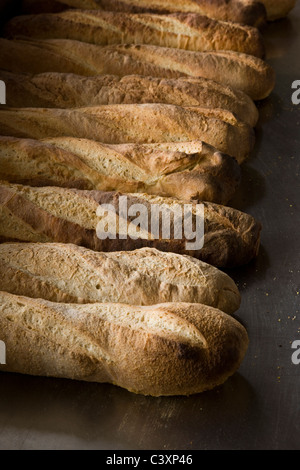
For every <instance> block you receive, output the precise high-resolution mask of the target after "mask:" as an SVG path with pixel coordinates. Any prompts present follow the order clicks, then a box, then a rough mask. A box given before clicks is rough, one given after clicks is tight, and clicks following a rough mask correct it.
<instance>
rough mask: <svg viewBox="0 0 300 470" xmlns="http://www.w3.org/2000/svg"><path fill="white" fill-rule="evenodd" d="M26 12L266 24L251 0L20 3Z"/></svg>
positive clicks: (258, 4) (35, 0)
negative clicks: (82, 11)
mask: <svg viewBox="0 0 300 470" xmlns="http://www.w3.org/2000/svg"><path fill="white" fill-rule="evenodd" d="M23 4H24V11H25V12H27V13H28V12H29V13H41V12H53V11H62V10H65V9H67V8H71V7H72V8H91V9H103V10H109V11H126V12H130V13H142V12H147V13H149V12H150V13H172V12H178V11H184V12H189V13H198V14H201V15H207V16H208V17H210V18H215V19H218V20H225V21H233V22H237V23H244V24H249V25H254V26H260V25H262V24H264V23H265V21H266V10H265V7H264V5H263V4H262V3H261V2H257V1H252V0H181V1H176V2H175V1H174V0H155V1H154V2H153V1H152V0H142V1H141V0H58V1H55V2H49V1H47V0H46V1H42V0H23Z"/></svg>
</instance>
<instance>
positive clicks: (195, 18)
mask: <svg viewBox="0 0 300 470" xmlns="http://www.w3.org/2000/svg"><path fill="white" fill-rule="evenodd" d="M4 34H5V36H6V37H8V38H22V37H28V38H34V39H73V40H77V41H83V42H87V43H90V44H97V45H99V46H107V45H110V44H126V43H127V44H152V45H155V46H162V47H174V48H178V49H185V50H190V51H218V50H232V51H237V52H244V53H245V54H251V55H254V56H257V57H263V56H264V53H265V50H264V42H263V38H262V35H261V34H260V32H259V30H258V29H257V28H253V27H251V26H244V25H240V24H238V23H229V22H223V21H216V20H213V19H210V18H208V17H206V16H202V15H197V14H193V13H174V14H172V15H151V14H130V13H123V12H122V13H120V12H101V11H93V10H69V11H66V12H63V13H57V14H41V15H25V16H24V15H23V16H19V17H14V18H13V19H12V20H11V21H10V22H9V23H8V24H7V25H6V27H5V31H4Z"/></svg>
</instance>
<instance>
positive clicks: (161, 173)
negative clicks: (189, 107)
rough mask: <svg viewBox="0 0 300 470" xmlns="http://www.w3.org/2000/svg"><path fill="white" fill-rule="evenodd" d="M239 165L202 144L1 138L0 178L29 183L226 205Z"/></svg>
mask: <svg viewBox="0 0 300 470" xmlns="http://www.w3.org/2000/svg"><path fill="white" fill-rule="evenodd" d="M240 174H241V171H240V167H239V165H238V163H237V162H236V160H235V159H234V158H232V157H230V156H229V155H225V154H221V153H220V152H218V151H216V149H214V148H212V147H210V146H208V145H206V144H204V143H203V142H198V141H197V142H187V143H181V144H180V143H173V144H172V143H166V144H161V145H160V144H152V145H139V144H127V145H126V144H123V145H104V144H101V143H98V142H95V141H90V140H84V139H75V138H74V139H71V138H58V139H52V140H51V139H50V140H49V141H36V140H32V139H18V138H13V137H0V179H2V180H5V181H9V182H11V183H19V184H25V185H29V186H61V187H69V188H77V189H88V190H91V189H97V190H101V191H123V192H145V193H148V194H158V195H161V196H168V197H177V198H178V199H181V200H183V201H191V200H205V201H210V202H216V203H219V204H226V203H227V202H228V201H229V200H230V199H231V198H232V197H233V195H234V193H235V191H236V189H237V187H238V185H239V183H240Z"/></svg>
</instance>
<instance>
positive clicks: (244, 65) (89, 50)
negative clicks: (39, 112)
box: [0, 39, 275, 100]
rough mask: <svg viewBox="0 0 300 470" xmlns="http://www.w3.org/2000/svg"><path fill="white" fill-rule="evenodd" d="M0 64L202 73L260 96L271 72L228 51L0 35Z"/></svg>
mask: <svg viewBox="0 0 300 470" xmlns="http://www.w3.org/2000/svg"><path fill="white" fill-rule="evenodd" d="M0 68H1V69H4V70H6V71H8V72H13V73H29V74H37V73H44V72H60V73H75V74H78V75H86V76H95V75H102V74H105V75H118V76H120V77H123V76H125V75H135V74H137V75H144V76H153V77H158V78H178V77H181V76H191V77H195V78H198V77H202V78H207V79H210V80H214V81H216V82H219V83H222V84H225V85H228V86H231V87H232V88H235V89H238V90H241V91H243V92H244V93H246V94H248V95H249V96H250V97H251V98H252V99H253V100H261V99H263V98H266V97H267V96H268V95H269V94H270V93H271V91H272V90H273V88H274V85H275V74H274V70H273V69H272V67H271V66H270V65H269V64H268V63H266V62H265V61H264V60H262V59H260V58H258V57H254V56H252V55H248V54H243V53H240V52H233V51H222V52H221V51H217V52H216V51H209V52H193V51H185V50H182V49H174V48H168V47H157V46H151V45H145V44H142V45H135V44H128V45H126V44H125V45H112V46H96V45H94V44H87V43H84V42H80V41H74V40H70V39H48V40H27V41H22V40H7V39H0Z"/></svg>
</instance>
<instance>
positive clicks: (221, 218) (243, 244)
mask: <svg viewBox="0 0 300 470" xmlns="http://www.w3.org/2000/svg"><path fill="white" fill-rule="evenodd" d="M120 196H122V194H121V193H116V192H100V191H80V190H76V189H63V188H57V187H56V188H31V187H28V186H20V185H9V184H8V183H3V184H2V185H1V187H0V208H1V213H0V214H1V225H0V236H1V237H2V241H11V240H19V241H27V242H42V243H45V242H58V243H73V244H76V245H80V246H84V247H87V248H90V249H92V250H95V251H105V252H107V251H108V252H112V251H132V250H134V249H139V248H142V247H150V248H157V249H158V250H160V251H167V252H173V253H179V254H187V255H190V256H192V257H195V258H197V259H200V260H202V261H204V262H207V263H209V264H211V265H213V266H217V267H235V266H240V265H243V264H247V263H249V262H250V261H251V260H252V259H253V258H254V257H255V256H257V254H258V250H259V246H260V231H261V224H260V223H259V222H257V221H256V220H255V219H254V218H253V217H251V216H250V215H248V214H245V213H243V212H240V211H237V210H235V209H232V208H230V207H226V206H221V205H217V204H213V203H207V202H204V203H203V204H204V246H203V248H201V249H199V250H189V249H187V245H186V241H187V240H186V239H185V238H184V234H183V236H182V237H181V238H180V239H175V238H174V233H175V230H174V221H173V220H171V226H170V239H163V238H162V235H160V237H161V238H156V237H153V236H152V235H151V233H149V232H148V231H149V230H150V229H151V222H150V224H148V231H146V230H144V231H142V232H140V233H138V234H137V233H135V234H134V237H135V238H132V237H131V236H128V235H127V234H126V233H125V237H124V236H123V235H124V233H123V232H119V231H118V227H117V233H116V238H115V239H109V238H107V239H105V240H100V239H99V238H98V236H97V226H98V224H99V222H100V217H98V216H97V209H98V207H99V205H102V206H103V205H104V204H109V205H110V207H109V208H110V210H109V211H108V214H111V213H113V214H114V216H115V214H117V215H118V216H120V218H121V219H120V220H121V222H122V223H124V222H125V224H126V226H128V225H129V224H130V223H131V222H132V218H130V217H129V216H128V217H127V218H126V219H124V218H123V217H122V214H120V213H119V211H120V201H119V199H120ZM133 204H141V205H143V206H144V207H145V208H146V209H147V213H148V216H149V217H151V212H152V207H153V205H154V204H156V205H157V206H158V207H159V208H162V207H163V206H162V204H167V207H171V208H172V207H173V205H174V204H178V205H179V207H182V206H181V205H182V203H181V202H180V201H179V200H176V199H172V198H161V197H159V196H149V195H146V194H127V207H128V211H130V207H131V206H132V205H133ZM112 209H113V211H114V212H112ZM194 210H196V207H195V205H193V209H192V213H193V214H195V212H194ZM127 213H128V212H127ZM138 237H140V238H138Z"/></svg>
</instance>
